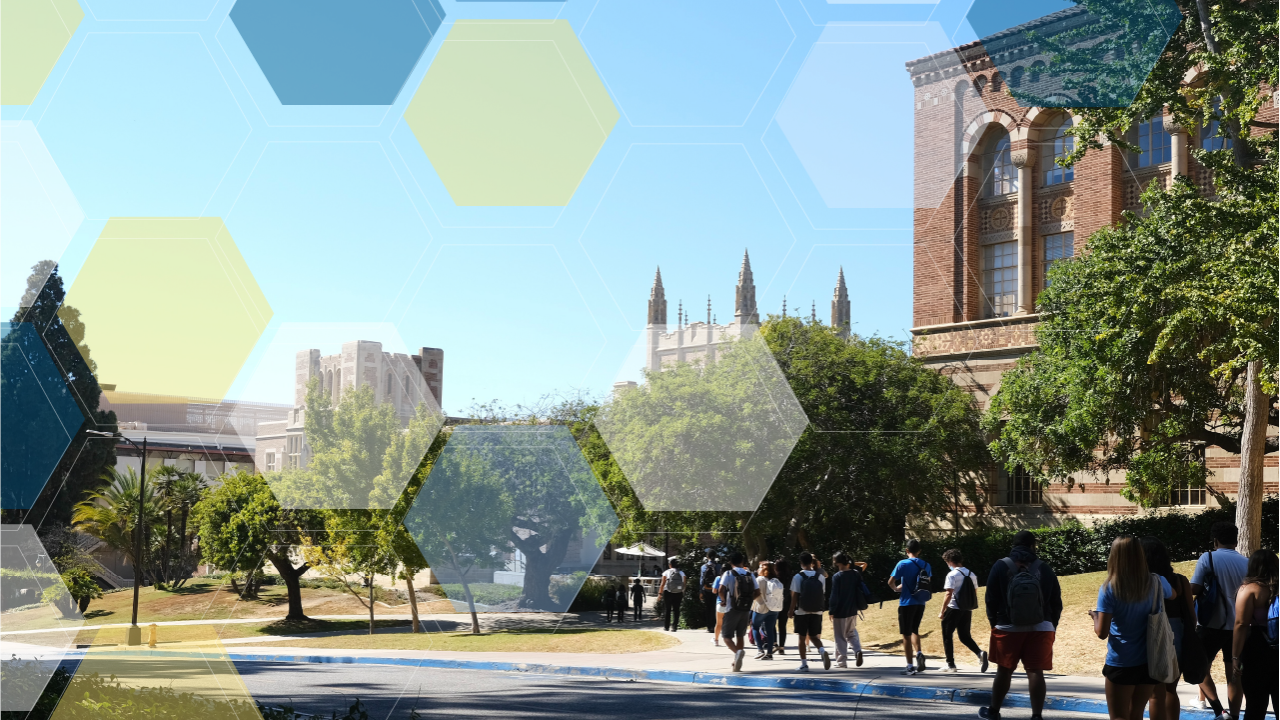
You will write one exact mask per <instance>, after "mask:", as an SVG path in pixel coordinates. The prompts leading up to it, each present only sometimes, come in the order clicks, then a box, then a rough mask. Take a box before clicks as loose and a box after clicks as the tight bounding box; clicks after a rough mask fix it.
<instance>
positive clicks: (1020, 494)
mask: <svg viewBox="0 0 1280 720" xmlns="http://www.w3.org/2000/svg"><path fill="white" fill-rule="evenodd" d="M1000 479H1001V480H1002V481H1003V485H1004V504H1005V505H1039V504H1041V503H1042V502H1043V501H1044V496H1043V494H1042V490H1041V488H1040V483H1038V482H1036V481H1035V479H1034V478H1032V477H1031V473H1029V472H1027V471H1026V469H1025V468H1023V467H1022V466H1018V467H1017V468H1015V469H1014V471H1013V472H1012V473H1010V472H1009V471H1008V470H1006V469H1004V468H1000Z"/></svg>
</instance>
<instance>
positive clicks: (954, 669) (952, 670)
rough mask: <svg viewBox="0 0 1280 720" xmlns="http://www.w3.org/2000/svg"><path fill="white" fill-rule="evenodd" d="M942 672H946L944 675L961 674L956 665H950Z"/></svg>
mask: <svg viewBox="0 0 1280 720" xmlns="http://www.w3.org/2000/svg"><path fill="white" fill-rule="evenodd" d="M942 672H944V673H958V672H960V668H958V667H956V666H955V665H948V666H946V667H944V668H942Z"/></svg>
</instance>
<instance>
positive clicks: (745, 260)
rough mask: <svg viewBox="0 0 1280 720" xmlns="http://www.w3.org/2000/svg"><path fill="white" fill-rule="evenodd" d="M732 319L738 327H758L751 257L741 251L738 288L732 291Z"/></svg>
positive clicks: (758, 320)
mask: <svg viewBox="0 0 1280 720" xmlns="http://www.w3.org/2000/svg"><path fill="white" fill-rule="evenodd" d="M733 308H734V310H733V318H734V320H736V321H737V322H738V324H739V325H759V324H760V313H759V312H757V311H756V283H755V279H754V278H753V277H752V276H751V257H750V256H749V255H748V254H747V251H746V250H743V251H742V269H741V270H739V271H738V287H737V288H736V290H735V291H734V299H733Z"/></svg>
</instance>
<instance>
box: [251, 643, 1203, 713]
mask: <svg viewBox="0 0 1280 720" xmlns="http://www.w3.org/2000/svg"><path fill="white" fill-rule="evenodd" d="M227 657H228V658H229V659H230V660H233V661H240V662H292V663H311V664H340V665H400V666H407V667H429V668H442V669H448V670H492V671H498V672H518V673H530V674H535V675H564V676H571V677H597V678H605V679H608V680H624V681H630V682H638V681H649V682H670V683H688V684H694V685H719V686H722V687H746V688H771V689H784V690H812V691H818V692H834V693H842V694H849V695H859V696H864V695H869V696H873V697H894V698H903V699H908V700H931V701H935V702H953V703H960V704H964V705H973V706H979V705H986V704H987V703H988V702H990V701H991V692H990V691H987V690H970V689H966V688H947V687H929V686H922V685H891V684H881V683H877V682H875V681H870V682H859V681H855V680H836V679H829V678H820V677H776V676H767V675H729V674H724V673H708V672H690V671H686V670H630V669H626V668H612V667H575V666H569V665H541V664H535V663H509V662H496V661H487V660H446V659H435V658H420V659H418V658H389V657H364V656H339V655H266V654H257V653H252V654H249V653H229V654H228V655H227ZM1004 704H1005V706H1006V707H1017V708H1029V707H1031V699H1030V697H1028V696H1027V695H1023V694H1018V693H1010V694H1009V695H1007V696H1006V697H1005V703H1004ZM1044 707H1045V710H1055V711H1060V712H1078V713H1094V714H1101V715H1106V714H1107V703H1106V702H1105V701H1103V700H1093V699H1089V698H1077V697H1065V696H1057V697H1055V696H1053V695H1050V696H1049V697H1048V698H1046V699H1045V704H1044ZM1181 717H1183V718H1188V719H1189V720H1212V718H1213V713H1212V712H1211V711H1209V710H1199V709H1191V708H1183V709H1182V714H1181Z"/></svg>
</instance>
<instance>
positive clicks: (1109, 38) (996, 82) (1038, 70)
mask: <svg viewBox="0 0 1280 720" xmlns="http://www.w3.org/2000/svg"><path fill="white" fill-rule="evenodd" d="M965 19H966V20H967V21H968V23H969V25H970V26H971V27H972V28H973V30H974V32H975V33H977V35H978V37H979V38H981V42H982V46H983V48H984V49H985V50H986V52H987V56H988V57H989V58H990V59H991V62H992V63H994V64H995V66H996V68H997V69H998V75H996V74H994V73H993V75H992V77H990V78H986V77H983V78H982V80H983V81H985V82H987V85H988V86H989V89H990V90H991V91H1001V90H1004V89H1005V88H1006V87H1007V89H1008V92H1009V94H1010V95H1012V96H1013V97H1014V99H1016V100H1017V101H1018V105H1020V106H1022V107H1127V106H1128V105H1129V103H1131V102H1133V98H1134V97H1135V96H1136V95H1137V94H1138V88H1140V87H1142V83H1143V82H1145V81H1146V79H1147V75H1148V74H1150V73H1151V69H1152V68H1153V67H1155V64H1156V61H1157V60H1158V59H1159V58H1160V54H1161V53H1163V52H1164V47H1165V45H1167V44H1168V43H1169V38H1171V37H1173V33H1174V31H1176V30H1177V28H1178V25H1179V24H1181V22H1182V11H1181V10H1179V9H1178V5H1177V3H1175V2H1174V0H1092V1H1091V2H1087V3H1079V2H1075V1H1074V0H974V3H973V5H972V6H971V7H970V8H969V12H968V14H967V15H966V16H965ZM979 92H984V90H983V89H979Z"/></svg>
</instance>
